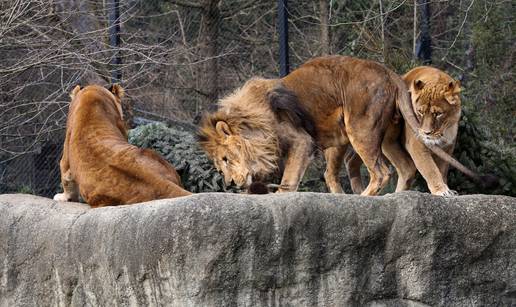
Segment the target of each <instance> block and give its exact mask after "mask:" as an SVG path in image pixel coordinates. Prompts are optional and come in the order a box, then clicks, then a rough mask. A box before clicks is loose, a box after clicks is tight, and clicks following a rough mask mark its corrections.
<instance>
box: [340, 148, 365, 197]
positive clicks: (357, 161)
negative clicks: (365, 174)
mask: <svg viewBox="0 0 516 307" xmlns="http://www.w3.org/2000/svg"><path fill="white" fill-rule="evenodd" d="M344 162H345V163H346V170H347V171H348V177H349V182H350V184H351V190H352V191H353V193H354V194H360V193H362V192H363V191H364V185H363V184H362V176H361V174H360V167H361V166H362V164H363V163H364V162H362V159H361V158H360V156H359V155H358V154H357V153H356V152H355V151H354V150H353V148H352V147H351V146H348V150H347V151H346V155H345V156H344Z"/></svg>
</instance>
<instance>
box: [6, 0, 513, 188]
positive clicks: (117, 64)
mask: <svg viewBox="0 0 516 307" xmlns="http://www.w3.org/2000/svg"><path fill="white" fill-rule="evenodd" d="M114 8H117V9H118V11H114ZM511 8H512V5H511V3H510V1H458V0H457V1H420V0H413V1H404V0H392V1H382V0H374V1H372V0H371V1H365V0H364V1H347V0H315V1H286V0H277V1H276V0H272V1H254V0H230V1H221V0H202V1H201V0H200V1H192V0H181V1H175V0H170V1H164V0H150V1H141V0H126V1H123V0H122V1H118V0H108V1H77V0H56V1H39V0H29V1H21V2H20V1H2V0H0V25H1V26H0V54H1V56H0V108H1V112H0V193H6V192H31V193H34V194H38V195H44V196H51V195H52V194H53V193H55V192H56V190H58V189H59V181H60V179H59V177H60V175H59V167H58V165H59V163H58V162H59V159H60V155H61V150H62V140H63V134H64V126H65V122H66V113H67V108H68V102H69V98H68V93H69V92H70V91H71V89H72V88H73V86H74V85H76V84H82V85H86V84H89V83H100V84H108V83H110V82H111V80H113V78H114V80H119V81H120V82H121V83H122V85H123V86H124V88H125V89H126V92H127V98H126V99H125V102H124V103H125V105H124V108H125V112H126V113H127V118H129V119H130V120H131V119H132V118H134V117H135V116H136V117H139V118H147V119H153V120H167V119H174V120H180V121H186V122H194V121H195V118H196V117H198V115H199V114H200V113H201V112H202V111H203V110H204V109H206V108H207V107H208V106H209V105H210V104H212V103H214V102H215V101H216V100H217V99H218V98H220V97H222V96H224V95H225V94H227V93H229V92H230V91H232V90H233V89H235V88H236V87H238V86H240V85H242V84H243V82H244V81H245V80H247V79H249V78H251V77H253V76H264V77H278V76H279V75H281V74H284V73H286V72H287V71H286V70H287V67H288V65H287V64H289V65H290V67H292V68H295V67H297V66H298V65H300V64H301V63H303V62H304V61H306V60H307V59H309V58H312V57H314V56H319V55H324V54H345V55H352V56H358V57H363V58H369V59H372V60H376V61H379V62H382V63H384V64H385V65H387V66H389V67H390V68H392V69H394V70H395V71H397V72H399V73H403V72H404V71H407V70H408V69H409V68H410V67H412V66H414V65H416V64H418V63H422V62H430V61H432V63H433V64H434V65H435V66H438V67H440V68H442V69H445V70H447V71H448V72H449V73H450V74H452V75H454V76H455V77H457V78H461V79H462V80H463V82H464V83H466V82H468V83H469V84H471V86H472V87H473V86H476V87H475V90H474V91H471V92H468V95H470V97H472V99H471V100H472V101H478V100H481V101H487V102H489V101H492V100H497V99H508V98H507V97H509V96H508V95H509V94H503V93H505V92H507V91H505V92H504V91H499V90H493V86H494V85H496V88H498V89H500V87H503V88H510V87H511V84H510V80H509V83H507V82H508V81H507V80H508V79H507V78H505V77H504V76H506V74H507V73H510V72H511V67H512V64H511V63H512V54H513V51H511V50H514V48H515V46H514V42H513V40H512V39H511V37H512V26H511V25H512V24H513V20H512V19H513V16H512V15H511V12H512V10H511ZM282 18H285V19H282ZM493 19H496V20H497V21H496V22H493V21H492V20H493ZM511 22H512V23H511ZM500 25H509V26H500ZM118 29H119V30H118ZM280 34H283V36H281V35H280ZM287 34H288V40H287V39H286V35H287ZM478 37H481V38H482V39H481V40H478ZM486 44H491V45H490V48H488V49H485V50H484V49H482V50H481V47H482V46H484V45H486ZM479 57H481V58H482V59H486V61H480V60H478V58H479ZM280 59H283V62H281V61H280ZM508 59H509V60H510V61H509V60H508ZM286 60H288V61H289V62H288V63H287V62H285V61H286ZM508 62H509V63H508ZM280 63H281V64H280ZM479 63H482V64H481V65H480V64H479ZM495 71H496V73H494V72H495ZM489 75H493V76H494V78H489V77H488V76H489ZM500 93H502V94H500ZM500 95H505V96H502V97H500ZM509 98H510V97H509ZM483 105H484V104H483ZM483 105H481V106H483ZM481 106H479V105H478V104H476V103H473V102H472V103H470V104H469V105H468V104H467V103H466V106H465V107H466V108H469V109H471V110H472V111H473V112H478V111H479V110H481ZM500 114H501V115H496V114H495V115H493V116H502V117H503V116H508V115H506V113H503V112H502V113H500ZM509 115H510V112H509ZM508 122H509V121H508ZM511 127H512V128H511ZM511 127H510V128H509V133H511V134H512V131H513V125H512V126H511Z"/></svg>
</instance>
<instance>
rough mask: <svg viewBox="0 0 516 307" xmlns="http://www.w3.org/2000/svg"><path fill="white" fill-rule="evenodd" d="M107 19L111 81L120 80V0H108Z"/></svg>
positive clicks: (118, 81) (116, 81)
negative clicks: (110, 49)
mask: <svg viewBox="0 0 516 307" xmlns="http://www.w3.org/2000/svg"><path fill="white" fill-rule="evenodd" d="M108 11H109V12H108V21H109V45H110V47H111V48H112V50H113V54H112V55H111V61H110V64H111V83H120V81H122V71H121V68H120V65H121V64H122V59H121V57H120V1H119V0H109V1H108Z"/></svg>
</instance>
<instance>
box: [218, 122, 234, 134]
mask: <svg viewBox="0 0 516 307" xmlns="http://www.w3.org/2000/svg"><path fill="white" fill-rule="evenodd" d="M215 130H216V131H217V133H218V134H219V135H220V136H222V137H228V136H230V135H231V130H230V129H229V125H228V124H227V123H226V122H225V121H222V120H219V121H218V122H217V124H216V125H215Z"/></svg>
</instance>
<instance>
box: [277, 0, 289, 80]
mask: <svg viewBox="0 0 516 307" xmlns="http://www.w3.org/2000/svg"><path fill="white" fill-rule="evenodd" d="M278 32H279V57H280V58H279V62H280V77H285V76H286V75H288V73H289V72H290V67H289V61H288V9H287V0H278Z"/></svg>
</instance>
